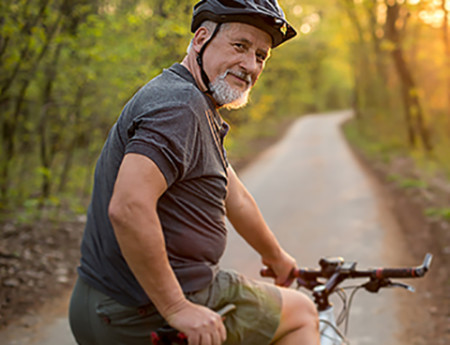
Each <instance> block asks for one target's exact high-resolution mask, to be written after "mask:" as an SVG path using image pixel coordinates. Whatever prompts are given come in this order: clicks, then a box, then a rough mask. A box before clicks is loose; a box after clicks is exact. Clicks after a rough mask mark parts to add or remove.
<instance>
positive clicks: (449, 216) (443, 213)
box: [425, 207, 450, 221]
mask: <svg viewBox="0 0 450 345" xmlns="http://www.w3.org/2000/svg"><path fill="white" fill-rule="evenodd" d="M425 215H426V216H427V217H430V218H434V219H441V220H446V221H450V208H449V207H443V208H428V209H426V210H425Z"/></svg>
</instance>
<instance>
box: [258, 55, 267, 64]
mask: <svg viewBox="0 0 450 345" xmlns="http://www.w3.org/2000/svg"><path fill="white" fill-rule="evenodd" d="M256 59H257V60H258V61H259V62H264V61H266V56H265V55H263V54H256Z"/></svg>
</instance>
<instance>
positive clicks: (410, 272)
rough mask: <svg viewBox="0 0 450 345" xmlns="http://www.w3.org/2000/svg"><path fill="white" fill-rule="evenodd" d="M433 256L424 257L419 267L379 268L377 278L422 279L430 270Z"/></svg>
mask: <svg viewBox="0 0 450 345" xmlns="http://www.w3.org/2000/svg"><path fill="white" fill-rule="evenodd" d="M432 258H433V255H431V254H430V253H428V254H427V255H425V258H424V260H423V263H422V265H421V266H418V267H412V268H379V269H377V270H376V277H377V278H418V277H423V276H424V275H425V273H427V271H428V270H429V268H430V265H431V260H432Z"/></svg>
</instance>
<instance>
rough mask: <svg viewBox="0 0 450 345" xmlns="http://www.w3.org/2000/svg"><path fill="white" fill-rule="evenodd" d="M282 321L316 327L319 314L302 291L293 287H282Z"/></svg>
mask: <svg viewBox="0 0 450 345" xmlns="http://www.w3.org/2000/svg"><path fill="white" fill-rule="evenodd" d="M281 295H282V301H283V302H282V311H281V313H282V321H283V319H284V320H285V321H289V322H294V323H295V324H296V325H297V326H300V327H304V326H314V327H316V326H317V327H318V324H319V316H318V313H317V309H316V306H315V304H314V303H313V301H312V300H311V299H310V298H309V297H308V296H307V295H305V294H304V293H301V292H299V291H296V290H293V289H282V292H281Z"/></svg>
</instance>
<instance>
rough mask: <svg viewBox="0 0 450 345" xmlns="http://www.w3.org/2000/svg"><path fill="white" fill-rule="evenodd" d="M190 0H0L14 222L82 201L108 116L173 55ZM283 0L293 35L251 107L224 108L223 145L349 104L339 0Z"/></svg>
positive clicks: (184, 41)
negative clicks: (226, 135) (227, 125)
mask: <svg viewBox="0 0 450 345" xmlns="http://www.w3.org/2000/svg"><path fill="white" fill-rule="evenodd" d="M195 2H196V1H194V0H190V1H188V0H178V1H175V0H164V1H163V0H145V1H144V0H99V1H88V0H48V1H38V0H14V1H13V0H6V1H2V2H1V3H0V90H1V94H0V105H1V109H2V114H1V117H0V127H1V128H2V136H1V138H0V140H1V143H0V147H1V150H0V208H1V209H4V210H9V211H11V210H12V211H14V210H17V211H19V210H20V212H19V213H20V214H21V216H20V217H21V218H20V221H22V222H30V221H32V220H33V219H35V218H36V217H42V216H49V217H57V216H61V214H64V212H63V211H62V209H64V208H71V209H72V210H73V211H74V212H75V213H79V212H83V211H84V210H85V207H86V202H85V200H86V199H87V197H88V195H89V193H90V190H91V183H92V172H93V168H94V164H95V161H96V158H97V157H98V154H99V152H100V150H101V147H102V145H103V142H104V140H105V138H106V136H107V134H108V132H109V130H110V128H111V126H112V124H113V123H114V121H115V120H116V119H117V117H118V116H119V114H120V111H121V109H122V107H123V106H124V104H125V103H126V102H127V100H128V99H129V98H130V97H131V96H132V95H133V94H134V93H135V92H136V90H138V89H139V88H140V87H141V86H143V85H144V84H145V83H146V82H147V81H148V80H149V79H151V78H153V77H154V76H156V75H157V74H159V73H160V72H161V70H162V69H163V68H166V67H168V66H170V65H171V64H172V63H174V62H176V61H180V60H181V59H182V57H183V56H184V54H185V50H186V47H187V45H188V43H189V39H190V37H191V33H190V29H189V28H190V17H191V11H192V6H193V5H194V3H195ZM281 3H282V5H283V8H284V9H285V12H286V14H287V16H288V18H289V19H290V21H291V22H292V23H293V24H294V25H295V26H296V27H297V29H298V31H299V36H298V37H297V38H296V39H294V40H292V42H290V43H288V44H286V45H283V46H281V47H280V48H278V49H276V50H275V51H274V52H273V54H272V57H271V59H270V61H269V62H268V64H267V67H266V70H265V71H264V73H263V75H262V77H261V79H260V81H259V82H258V85H257V86H256V88H255V90H254V91H253V93H252V101H251V104H250V105H249V107H247V108H246V109H244V110H241V111H237V112H233V113H227V112H224V115H225V116H226V117H227V120H229V121H230V122H231V124H232V125H233V130H232V132H231V136H230V139H229V142H228V145H229V148H230V150H231V151H232V152H231V153H230V154H231V155H236V152H238V151H239V152H243V150H242V147H241V146H240V144H233V141H234V143H240V142H242V141H241V139H239V138H244V137H245V136H246V135H248V133H251V137H254V138H258V137H261V136H266V135H273V134H274V133H271V131H268V130H267V128H274V126H273V124H274V123H280V122H282V121H283V118H284V117H286V116H299V115H302V114H304V113H308V112H314V111H322V110H329V109H336V108H345V107H348V106H349V104H350V99H351V88H352V81H351V71H352V70H351V68H350V64H349V63H348V54H349V50H348V47H347V45H346V44H345V42H346V40H347V36H348V23H347V22H346V21H345V20H344V21H343V20H342V16H341V14H340V12H339V9H338V7H337V6H335V5H334V4H331V5H330V4H329V3H328V2H327V1H325V0H323V1H319V2H317V1H307V2H304V3H302V4H301V6H302V7H299V6H300V5H299V4H298V2H297V1H294V0H284V1H281ZM337 27H343V28H344V30H340V29H339V30H336V28H337ZM243 128H245V129H246V130H243ZM249 129H250V130H249ZM244 133H246V134H245V135H244ZM244 141H245V140H244ZM251 150H252V148H249V152H251Z"/></svg>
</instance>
